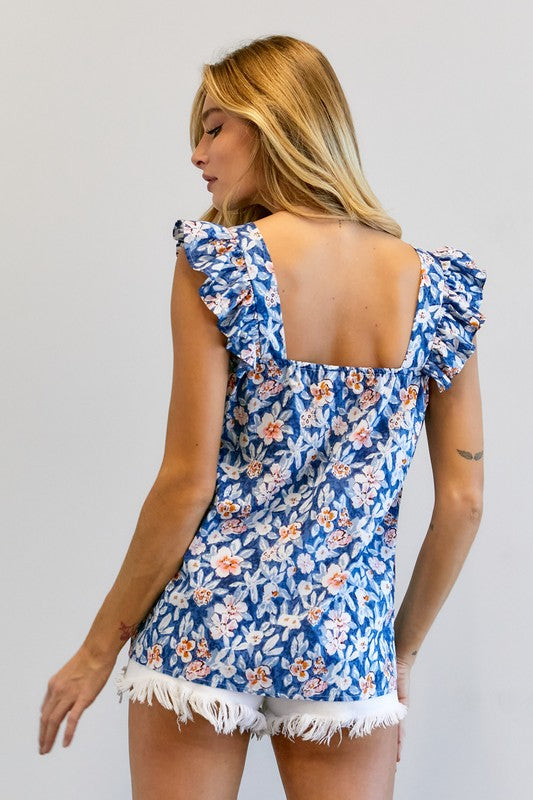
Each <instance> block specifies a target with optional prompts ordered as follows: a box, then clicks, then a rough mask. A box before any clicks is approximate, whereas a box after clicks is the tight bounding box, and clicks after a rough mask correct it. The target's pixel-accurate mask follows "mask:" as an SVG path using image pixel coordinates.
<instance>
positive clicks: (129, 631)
mask: <svg viewBox="0 0 533 800" xmlns="http://www.w3.org/2000/svg"><path fill="white" fill-rule="evenodd" d="M136 631H137V625H125V624H124V623H123V622H121V623H120V641H121V642H127V641H128V639H131V637H132V636H133V635H134V634H135V632H136Z"/></svg>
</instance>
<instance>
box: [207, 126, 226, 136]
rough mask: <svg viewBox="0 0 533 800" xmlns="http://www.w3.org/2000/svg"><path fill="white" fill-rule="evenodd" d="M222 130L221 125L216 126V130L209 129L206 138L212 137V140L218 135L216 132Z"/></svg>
mask: <svg viewBox="0 0 533 800" xmlns="http://www.w3.org/2000/svg"><path fill="white" fill-rule="evenodd" d="M221 128H222V125H217V127H216V128H211V130H210V131H206V133H207V135H208V136H212V137H213V138H214V137H215V136H217V135H218V132H219V131H220V129H221Z"/></svg>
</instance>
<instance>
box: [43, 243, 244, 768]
mask: <svg viewBox="0 0 533 800" xmlns="http://www.w3.org/2000/svg"><path fill="white" fill-rule="evenodd" d="M204 278H205V275H203V274H202V273H201V272H200V273H198V272H195V271H193V270H192V269H191V266H190V265H189V263H188V261H187V258H186V255H185V253H184V251H183V250H180V251H179V253H178V256H177V259H176V268H175V272H174V281H173V285H172V298H171V324H172V341H173V349H174V369H173V377H172V391H171V397H170V407H169V413H168V424H167V434H166V440H165V452H164V455H163V462H162V465H161V467H160V469H159V472H158V475H157V477H156V480H155V482H154V485H153V486H152V489H151V490H150V492H149V494H148V495H147V497H146V500H145V501H144V503H143V506H142V509H141V513H140V516H139V520H138V523H137V526H136V529H135V532H134V534H133V537H132V540H131V543H130V545H129V548H128V550H127V552H126V556H125V558H124V562H123V564H122V567H121V568H120V571H119V573H118V575H117V578H116V580H115V582H114V584H113V586H112V587H111V589H110V591H109V592H108V594H107V595H106V597H105V599H104V602H103V604H102V606H101V608H100V610H99V611H98V613H97V615H96V617H95V619H94V622H93V624H92V626H91V628H90V630H89V633H88V634H87V636H86V637H85V639H84V641H83V643H82V645H81V646H80V647H79V649H78V650H77V651H76V653H75V654H74V656H73V657H72V658H71V659H70V660H69V661H68V662H67V663H66V664H65V665H64V666H63V667H62V668H61V669H60V670H59V671H58V672H56V673H55V675H53V676H52V678H51V679H50V680H49V681H48V686H47V691H46V695H45V698H44V701H43V703H42V705H41V722H40V728H39V745H40V752H41V753H48V752H49V751H50V749H51V748H52V746H53V744H54V741H55V738H56V735H57V731H58V728H59V725H60V724H61V722H62V720H63V718H64V717H65V715H66V714H67V713H68V712H70V713H68V718H67V725H66V728H65V735H64V740H63V744H64V746H68V745H69V744H70V742H71V741H72V738H73V736H74V731H75V730H76V726H77V724H78V720H79V718H80V716H81V714H82V713H83V711H84V709H85V708H87V706H88V705H90V704H91V703H92V702H93V700H94V699H95V697H96V696H97V695H98V693H99V692H100V691H101V689H102V688H103V686H104V685H105V683H106V681H107V679H108V677H109V675H110V673H111V670H112V669H113V665H114V663H115V661H116V658H117V655H118V653H119V652H120V650H121V649H122V646H123V644H124V642H125V641H127V640H128V639H129V638H130V637H131V636H132V635H133V633H134V631H135V628H136V627H137V625H138V624H139V622H141V621H142V619H143V618H144V617H145V616H146V613H147V612H148V611H149V609H150V608H151V606H152V605H153V603H154V601H155V600H156V599H157V597H158V595H159V594H160V593H161V590H162V589H163V588H164V587H165V585H166V584H167V583H168V581H169V580H170V579H171V578H172V577H173V576H174V575H175V574H176V573H177V572H178V570H179V568H180V566H181V563H182V560H183V556H184V554H185V551H186V550H187V548H188V546H189V544H190V542H191V540H192V538H193V536H194V534H195V532H196V530H197V528H198V526H199V524H200V522H201V521H202V518H203V516H204V515H205V513H206V511H207V507H208V505H209V503H210V501H211V500H212V497H213V493H214V491H215V488H216V476H217V464H218V456H219V451H220V437H221V431H222V426H223V420H224V407H225V402H226V390H227V383H228V366H229V352H228V350H227V348H226V338H225V336H224V335H223V334H222V333H221V331H220V330H219V329H218V327H217V325H216V324H215V323H216V320H215V317H214V315H213V313H212V312H211V311H210V310H209V309H208V308H207V307H206V305H205V304H204V303H203V301H202V300H201V298H200V296H199V293H198V292H199V287H200V286H201V284H202V282H203V280H204Z"/></svg>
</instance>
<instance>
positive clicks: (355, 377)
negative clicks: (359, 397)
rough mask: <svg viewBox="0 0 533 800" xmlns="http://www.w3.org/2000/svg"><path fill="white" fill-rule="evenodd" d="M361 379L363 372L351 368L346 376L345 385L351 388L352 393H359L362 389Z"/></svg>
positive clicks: (362, 378)
mask: <svg viewBox="0 0 533 800" xmlns="http://www.w3.org/2000/svg"><path fill="white" fill-rule="evenodd" d="M363 380H364V376H363V373H362V372H358V371H357V370H354V369H352V370H350V374H349V375H348V377H347V378H346V386H347V387H348V388H349V389H351V390H352V392H354V394H360V393H361V392H362V391H363V389H364V386H363Z"/></svg>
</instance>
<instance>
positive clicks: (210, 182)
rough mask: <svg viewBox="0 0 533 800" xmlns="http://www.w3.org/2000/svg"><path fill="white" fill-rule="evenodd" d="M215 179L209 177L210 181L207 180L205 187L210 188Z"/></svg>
mask: <svg viewBox="0 0 533 800" xmlns="http://www.w3.org/2000/svg"><path fill="white" fill-rule="evenodd" d="M215 181H216V178H211V180H210V181H207V188H208V189H211V186H212V185H213V184H214V182H215Z"/></svg>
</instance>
